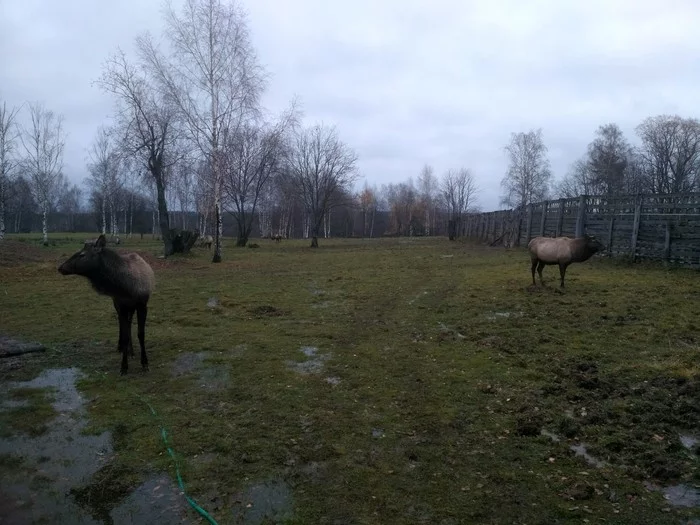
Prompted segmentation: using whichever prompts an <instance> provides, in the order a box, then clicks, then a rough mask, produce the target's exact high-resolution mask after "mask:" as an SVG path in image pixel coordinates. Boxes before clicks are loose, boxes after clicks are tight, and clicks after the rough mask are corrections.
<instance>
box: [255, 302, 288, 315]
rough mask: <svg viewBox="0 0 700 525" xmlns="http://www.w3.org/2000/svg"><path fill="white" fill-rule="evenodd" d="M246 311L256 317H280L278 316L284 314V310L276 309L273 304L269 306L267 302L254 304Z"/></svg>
mask: <svg viewBox="0 0 700 525" xmlns="http://www.w3.org/2000/svg"><path fill="white" fill-rule="evenodd" d="M248 311H249V312H250V313H251V314H253V315H254V316H255V317H257V318H261V317H280V316H282V315H284V312H282V311H281V310H278V309H277V308H275V307H274V306H270V305H269V304H263V305H260V306H256V307H254V308H250V309H249V310H248Z"/></svg>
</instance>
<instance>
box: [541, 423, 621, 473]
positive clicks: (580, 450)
mask: <svg viewBox="0 0 700 525" xmlns="http://www.w3.org/2000/svg"><path fill="white" fill-rule="evenodd" d="M540 434H541V435H542V436H546V437H548V438H549V439H551V440H552V441H553V442H554V443H559V442H560V441H561V438H560V437H559V436H557V435H556V434H554V433H553V432H550V431H549V430H545V429H542V430H540ZM587 448H588V445H586V444H585V443H579V444H578V445H570V446H569V450H571V451H573V452H574V454H576V455H577V456H581V457H582V458H583V459H585V460H586V462H587V463H588V464H589V465H593V466H594V467H597V468H603V467H605V466H607V463H606V462H605V461H601V460H600V459H598V458H596V457H594V456H591V455H590V454H589V453H588V450H587Z"/></svg>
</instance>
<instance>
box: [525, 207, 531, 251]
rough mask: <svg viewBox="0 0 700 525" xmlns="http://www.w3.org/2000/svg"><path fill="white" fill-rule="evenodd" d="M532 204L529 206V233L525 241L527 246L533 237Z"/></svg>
mask: <svg viewBox="0 0 700 525" xmlns="http://www.w3.org/2000/svg"><path fill="white" fill-rule="evenodd" d="M532 208H533V206H532V203H530V204H528V205H527V233H526V234H525V235H526V236H527V238H526V239H525V244H527V243H528V242H530V236H531V235H532Z"/></svg>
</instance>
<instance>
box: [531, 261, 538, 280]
mask: <svg viewBox="0 0 700 525" xmlns="http://www.w3.org/2000/svg"><path fill="white" fill-rule="evenodd" d="M535 268H537V259H533V260H532V284H533V286H534V285H535V284H536V283H535Z"/></svg>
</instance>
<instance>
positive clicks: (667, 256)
mask: <svg viewBox="0 0 700 525" xmlns="http://www.w3.org/2000/svg"><path fill="white" fill-rule="evenodd" d="M670 260H671V220H670V219H669V220H667V221H666V236H665V238H664V261H665V262H666V264H668V262H669V261H670Z"/></svg>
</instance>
